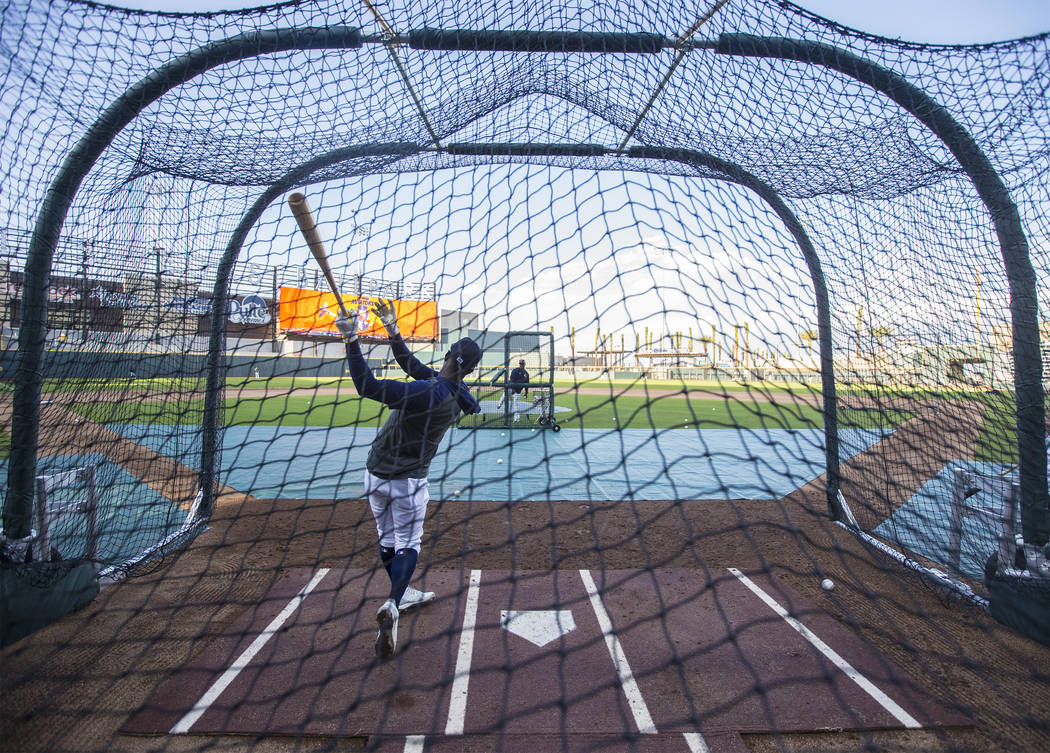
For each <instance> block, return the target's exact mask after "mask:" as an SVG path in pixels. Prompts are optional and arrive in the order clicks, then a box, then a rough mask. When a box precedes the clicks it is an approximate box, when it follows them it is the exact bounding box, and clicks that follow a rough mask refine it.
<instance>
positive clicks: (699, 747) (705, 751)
mask: <svg viewBox="0 0 1050 753" xmlns="http://www.w3.org/2000/svg"><path fill="white" fill-rule="evenodd" d="M682 735H683V736H684V737H685V744H686V745H688V746H689V753H711V749H710V748H708V747H707V740H705V739H704V736H703V735H701V734H700V733H699V732H683V733H682Z"/></svg>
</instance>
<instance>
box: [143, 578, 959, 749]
mask: <svg viewBox="0 0 1050 753" xmlns="http://www.w3.org/2000/svg"><path fill="white" fill-rule="evenodd" d="M710 577H711V580H709V581H707V582H705V581H704V580H703V579H702V578H701V577H700V576H698V575H697V573H696V572H694V571H688V570H658V571H652V572H646V571H621V570H608V571H604V572H601V571H590V570H559V571H553V572H538V573H531V572H530V573H527V574H515V575H512V574H511V573H509V572H507V571H478V570H475V571H466V572H463V573H460V572H459V571H455V572H450V571H436V570H430V571H428V572H427V573H426V576H425V582H424V584H423V585H425V587H426V588H427V589H428V590H433V591H436V592H437V593H438V599H437V600H436V601H435V602H434V603H432V604H430V605H427V606H425V607H423V608H422V609H419V610H416V611H409V612H406V613H405V614H403V615H402V618H401V623H400V630H399V636H398V652H397V654H396V655H395V658H394V659H393V660H391V661H389V662H385V663H379V662H377V661H376V660H375V658H374V650H373V640H374V638H375V622H374V614H375V609H376V607H377V606H378V605H379V604H380V603H381V602H382V599H383V598H384V597H385V590H386V588H387V580H386V575H385V573H382V571H379V573H378V575H376V574H375V573H372V572H370V571H366V570H331V571H327V572H326V571H309V570H305V569H297V570H292V571H290V572H289V573H288V574H287V575H286V576H285V577H284V578H283V579H282V580H281V581H280V582H278V583H277V584H276V585H275V586H274V587H273V588H271V589H270V591H269V592H268V593H267V594H266V596H265V598H264V599H263V600H262V601H261V602H260V603H259V604H257V605H255V606H253V607H250V608H248V609H247V610H245V612H244V613H243V614H242V615H241V617H240V618H239V619H238V620H236V621H235V622H234V623H232V624H231V625H230V627H229V629H228V630H227V631H226V632H225V633H224V634H223V635H221V636H220V637H218V638H216V639H215V640H214V641H213V642H212V643H211V644H210V645H209V646H208V648H206V649H205V650H204V651H203V652H202V653H201V654H200V655H198V656H197V657H196V658H195V659H193V660H192V661H191V662H190V663H189V664H188V665H186V666H185V667H184V668H183V669H182V670H181V671H180V672H178V673H176V674H175V675H174V676H173V677H172V678H171V679H169V680H168V681H167V682H165V683H164V684H162V685H161V686H160V687H159V688H158V690H157V692H156V693H155V694H154V695H153V697H152V698H151V699H150V700H149V701H148V702H147V703H146V704H145V705H144V707H143V708H142V710H141V711H140V712H139V713H138V714H136V715H134V716H132V717H131V719H130V720H129V721H128V723H127V724H126V725H125V726H124V728H123V732H125V733H133V734H170V733H173V731H174V733H180V732H189V733H224V734H237V733H243V734H279V735H280V734H288V735H326V736H328V735H338V736H342V737H360V738H367V739H368V740H369V742H370V744H371V745H373V746H379V747H378V748H376V749H379V750H387V749H389V750H397V751H424V750H425V751H444V750H470V749H472V746H473V744H475V743H476V744H478V745H480V746H481V748H484V747H485V746H486V745H488V747H489V748H490V749H491V748H492V747H493V746H492V743H493V742H495V741H496V739H497V738H498V741H499V747H500V748H501V749H502V750H505V751H516V750H522V751H530V752H534V751H535V750H537V749H539V748H537V744H538V743H539V741H541V740H542V739H544V738H555V739H557V740H558V742H557V743H554V742H553V740H552V744H553V747H568V748H570V749H585V748H590V747H593V746H594V745H596V744H601V746H602V749H603V750H619V749H621V748H622V749H623V750H627V749H632V750H642V751H653V752H654V753H655V752H656V751H671V750H676V751H686V752H687V753H697V751H703V750H708V751H711V753H718V752H719V751H721V752H723V753H733V752H735V751H742V750H745V748H744V747H743V743H742V742H741V738H740V737H739V734H738V733H742V732H769V731H779V732H781V733H786V732H804V731H814V730H827V729H843V730H851V729H864V730H874V729H902V728H914V727H917V726H923V727H929V726H962V725H967V724H968V722H967V720H966V719H965V718H963V717H961V716H960V715H959V714H957V713H954V712H950V711H948V710H946V709H945V708H943V707H941V706H940V705H939V704H937V703H935V702H934V701H932V700H931V699H930V698H929V697H928V696H927V695H926V694H925V693H924V692H923V691H922V690H921V689H920V688H918V687H917V686H915V685H914V684H913V683H911V682H909V681H908V680H906V679H905V678H904V676H903V675H902V674H901V673H900V672H898V671H897V670H896V669H895V668H894V667H893V666H892V665H890V664H889V663H888V662H887V661H886V660H885V659H883V658H882V657H881V656H879V655H878V654H877V653H876V652H875V651H874V650H872V649H871V648H870V647H868V646H867V645H866V644H864V643H863V642H862V641H860V640H859V639H858V638H857V637H856V636H855V635H854V634H852V633H851V632H850V631H849V630H847V629H846V628H845V627H844V626H842V625H840V624H839V623H838V622H837V621H835V620H834V619H832V618H831V617H830V616H829V615H827V614H826V613H824V612H822V611H821V610H819V609H817V608H816V607H815V606H814V605H813V604H812V603H811V602H809V601H807V600H806V599H804V598H803V597H801V596H800V595H799V594H797V593H796V592H794V591H792V590H791V589H790V588H787V587H785V586H784V585H783V584H782V583H780V582H779V581H777V580H775V579H774V578H772V577H771V576H769V575H768V574H763V575H748V574H746V573H739V572H736V571H725V572H720V573H719V572H712V573H711V574H710ZM311 582H312V590H311V591H310V592H309V593H308V594H306V595H305V596H300V595H299V594H301V592H302V590H303V589H304V586H306V585H307V584H308V583H311ZM416 585H417V586H419V585H420V584H419V583H417V584H416ZM762 594H764V597H763V596H762ZM770 601H772V602H774V603H775V604H779V605H781V606H782V607H783V609H785V610H786V611H787V613H788V620H785V619H784V618H783V617H782V616H781V615H778V614H777V612H776V611H775V607H773V606H770V604H769V603H767V602H770ZM508 613H509V614H508ZM282 617H283V618H284V621H283V622H282V623H280V624H279V625H277V624H276V623H275V618H278V619H280V618H282ZM791 619H797V621H798V622H797V623H796V625H797V626H798V627H801V629H802V631H803V632H805V633H807V635H808V639H807V635H803V632H800V630H799V629H797V628H796V627H793V626H792V624H791V623H790V620H791ZM471 626H473V629H471ZM246 651H248V652H249V654H250V660H248V659H247V658H246V657H245V652H246ZM195 707H196V709H195ZM485 741H488V742H485ZM632 746H633V747H632Z"/></svg>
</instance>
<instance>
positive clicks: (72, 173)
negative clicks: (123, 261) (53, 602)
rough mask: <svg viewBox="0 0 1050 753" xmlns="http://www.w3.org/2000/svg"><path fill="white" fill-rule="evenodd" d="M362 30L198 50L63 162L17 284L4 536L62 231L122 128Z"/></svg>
mask: <svg viewBox="0 0 1050 753" xmlns="http://www.w3.org/2000/svg"><path fill="white" fill-rule="evenodd" d="M363 41H364V40H363V37H362V35H361V31H360V29H358V28H356V27H349V26H330V27H320V28H314V27H307V28H301V29H294V28H293V29H273V30H268V31H260V32H253V33H246V34H239V35H237V36H234V37H230V38H228V39H223V40H219V41H216V42H212V43H210V44H206V45H203V46H201V47H198V48H196V49H194V50H191V51H190V52H187V53H185V54H183V55H180V56H179V57H177V58H175V59H174V60H172V61H170V62H168V63H165V64H164V65H162V66H160V67H159V68H157V69H155V70H153V71H152V72H151V73H149V74H148V75H147V76H145V77H143V78H141V79H140V80H139V81H138V82H136V83H135V84H133V85H132V86H131V87H129V88H128V89H127V91H125V92H124V93H123V94H122V95H121V96H120V97H118V98H117V99H116V100H114V101H113V103H112V104H110V105H109V107H107V108H106V110H105V111H104V112H103V113H102V114H101V115H100V116H99V117H98V118H97V119H96V120H95V122H94V123H92V124H91V126H90V127H89V128H88V130H87V132H86V133H85V134H84V135H83V136H82V137H81V139H80V141H78V142H77V144H76V145H75V146H74V147H73V148H72V149H71V150H70V152H69V154H67V155H66V158H65V159H64V160H63V161H62V165H61V167H60V168H59V170H58V173H57V174H56V176H55V178H54V180H53V181H52V182H51V185H50V186H49V187H48V190H47V194H46V195H45V197H44V201H43V202H42V204H41V207H40V212H39V214H38V215H37V220H36V224H35V226H34V228H33V237H32V239H31V240H30V244H29V251H28V254H27V257H26V266H25V276H24V278H23V297H22V301H23V303H22V322H21V325H20V327H19V336H18V355H17V360H16V366H15V390H14V395H13V397H12V406H11V456H10V459H9V465H8V474H7V478H8V485H7V496H6V498H5V499H4V509H3V530H4V535H5V536H7V537H8V538H16V539H18V538H24V537H26V536H28V535H29V531H30V524H31V516H32V507H33V491H34V488H33V487H34V484H35V476H36V461H37V442H38V441H39V432H38V428H39V421H40V391H41V380H42V372H41V368H40V365H41V360H42V358H43V353H44V343H45V339H46V335H47V303H48V301H47V290H48V285H49V283H50V278H51V263H52V260H53V258H54V254H55V249H56V248H57V246H58V240H59V237H60V236H61V234H62V226H63V225H64V224H65V220H66V216H67V215H68V214H69V209H70V207H71V206H72V204H73V200H74V199H75V198H76V195H77V191H78V190H79V188H80V184H81V183H82V182H83V181H84V178H85V177H87V174H88V172H90V170H91V168H92V167H94V165H95V163H96V162H97V161H98V159H99V157H101V156H102V153H103V152H104V151H105V150H106V148H107V147H108V146H109V145H110V144H111V143H112V142H113V139H115V138H116V137H117V134H119V133H120V132H121V131H122V130H123V129H124V127H125V126H127V125H128V123H130V122H131V121H132V120H134V119H135V117H136V116H137V115H138V114H139V113H140V112H142V111H143V110H144V109H146V108H147V107H148V106H149V105H150V104H152V103H153V102H155V101H156V100H158V99H159V98H160V97H161V96H163V95H164V94H165V93H166V92H168V91H170V90H171V89H173V88H175V87H176V86H179V85H180V84H183V83H185V82H187V81H189V80H190V79H192V78H194V77H195V76H198V75H200V74H201V73H204V72H205V71H208V70H210V69H212V68H216V67H218V66H220V65H225V64H226V63H230V62H233V61H235V60H242V59H245V58H250V57H258V56H260V55H267V54H272V53H275V52H284V51H289V50H308V49H309V50H322V49H355V48H359V47H361V46H362V44H363Z"/></svg>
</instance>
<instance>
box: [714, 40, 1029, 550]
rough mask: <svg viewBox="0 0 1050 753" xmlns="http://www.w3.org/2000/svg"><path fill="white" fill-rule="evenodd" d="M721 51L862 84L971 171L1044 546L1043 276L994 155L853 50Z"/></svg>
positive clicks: (1021, 455) (724, 43) (1025, 476)
mask: <svg viewBox="0 0 1050 753" xmlns="http://www.w3.org/2000/svg"><path fill="white" fill-rule="evenodd" d="M714 50H715V52H716V53H717V54H720V55H734V56H741V57H756V58H773V59H780V60H794V61H798V62H803V63H809V64H811V65H819V66H823V67H825V68H830V69H831V70H835V71H838V72H839V73H842V74H844V75H846V76H849V77H850V78H853V79H855V80H856V81H860V82H861V83H863V84H866V85H868V86H870V87H871V88H873V89H875V90H876V91H878V92H880V93H882V94H884V95H886V96H887V97H889V98H890V99H891V100H893V101H894V102H895V103H897V104H898V105H899V106H900V107H901V108H903V109H904V110H906V111H907V112H909V113H911V114H912V115H913V116H915V118H916V119H918V120H919V122H921V123H922V124H923V125H925V126H926V127H927V128H928V129H929V130H930V131H931V132H933V134H934V135H936V136H937V137H938V138H939V139H940V140H941V141H942V142H943V143H944V145H945V146H946V147H947V148H948V150H949V151H950V152H951V153H952V155H954V157H955V159H956V160H957V161H958V162H959V165H960V166H961V167H962V168H963V170H964V171H965V172H966V174H967V175H968V176H969V178H970V180H971V182H972V183H973V186H974V188H975V189H976V190H977V194H978V196H979V197H980V198H981V201H982V202H983V203H984V205H985V207H986V208H987V209H988V212H989V214H990V215H991V219H992V224H993V225H994V227H995V233H996V236H997V237H998V239H999V247H1000V251H1001V254H1002V258H1003V266H1004V268H1005V271H1006V276H1007V279H1008V280H1009V283H1010V318H1011V325H1012V329H1013V358H1014V394H1015V400H1016V411H1017V412H1016V416H1015V421H1016V428H1017V454H1018V460H1019V461H1020V463H1019V465H1020V488H1021V529H1022V535H1023V537H1024V540H1025V543H1027V544H1032V545H1034V546H1043V545H1045V544H1046V543H1047V540H1048V539H1050V493H1048V490H1047V472H1046V465H1047V463H1046V442H1045V437H1046V408H1045V405H1044V402H1043V400H1044V395H1043V363H1042V356H1041V354H1040V351H1039V301H1038V297H1037V294H1036V276H1035V270H1034V268H1033V267H1032V261H1031V257H1030V250H1029V247H1028V238H1027V237H1026V236H1025V233H1024V228H1023V227H1022V226H1021V217H1020V214H1019V213H1018V211H1017V205H1016V204H1015V203H1014V201H1013V199H1012V198H1011V197H1010V191H1009V189H1008V188H1007V187H1006V183H1005V182H1004V181H1003V179H1002V177H1001V176H1000V175H999V173H998V172H996V170H995V167H994V166H993V165H992V163H991V160H989V159H988V155H986V154H985V153H984V151H982V150H981V147H980V146H979V145H978V144H977V142H976V141H975V140H974V138H973V136H971V135H970V133H969V131H967V130H966V129H965V128H964V127H963V126H962V125H961V124H960V123H959V122H958V121H957V120H955V118H953V117H952V115H951V113H949V112H948V110H947V109H946V108H945V107H944V106H943V105H941V104H940V103H939V102H937V101H936V100H935V99H933V97H931V96H930V95H928V94H927V93H926V92H924V91H923V90H922V89H920V88H919V87H917V86H915V85H914V84H912V83H911V82H910V81H908V80H907V79H906V78H904V77H903V76H901V75H900V74H898V73H896V72H894V71H891V70H889V69H887V68H883V67H882V66H880V65H877V64H875V63H873V62H871V61H870V60H866V59H864V58H862V57H860V56H858V55H854V54H853V53H851V52H847V51H846V50H843V49H840V48H838V47H834V46H832V45H828V44H822V43H818V42H810V41H808V40H801V39H790V38H785V37H760V36H755V35H752V34H721V35H719V37H718V40H717V42H716V44H715V47H714Z"/></svg>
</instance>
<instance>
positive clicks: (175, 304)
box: [164, 296, 211, 316]
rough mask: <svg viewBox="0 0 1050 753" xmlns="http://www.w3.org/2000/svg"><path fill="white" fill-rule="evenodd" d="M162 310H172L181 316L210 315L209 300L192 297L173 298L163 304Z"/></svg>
mask: <svg viewBox="0 0 1050 753" xmlns="http://www.w3.org/2000/svg"><path fill="white" fill-rule="evenodd" d="M164 308H166V309H174V310H176V311H178V312H179V313H182V314H194V315H196V316H208V315H209V314H211V299H210V298H195V297H192V296H187V297H182V298H174V299H172V300H170V301H168V302H167V303H165V304H164Z"/></svg>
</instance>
